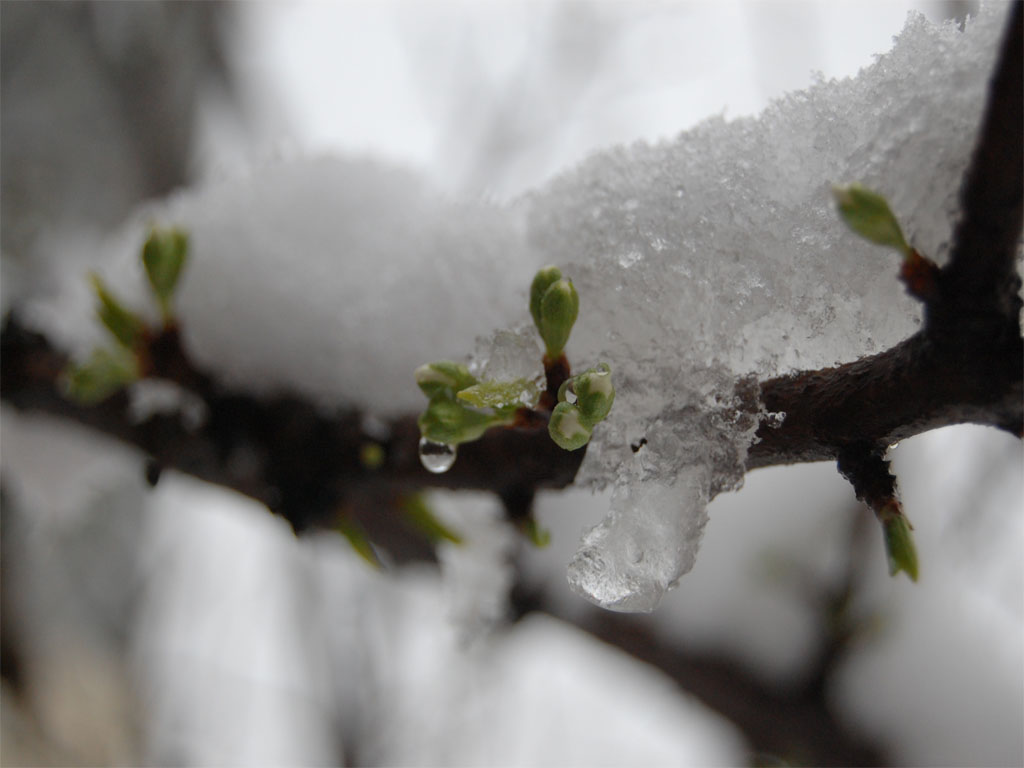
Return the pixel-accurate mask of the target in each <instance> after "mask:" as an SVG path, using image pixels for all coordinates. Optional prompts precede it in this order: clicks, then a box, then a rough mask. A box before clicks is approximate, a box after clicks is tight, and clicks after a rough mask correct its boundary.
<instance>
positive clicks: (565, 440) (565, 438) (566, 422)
mask: <svg viewBox="0 0 1024 768" xmlns="http://www.w3.org/2000/svg"><path fill="white" fill-rule="evenodd" d="M548 434H549V435H551V439H552V440H554V441H555V444H556V445H558V447H559V448H564V449H565V450H567V451H575V450H576V449H577V448H582V447H583V446H584V445H586V444H587V443H588V442H590V435H591V429H590V427H588V426H587V425H586V424H584V423H583V421H582V420H581V419H580V412H579V411H578V410H577V409H576V407H575V406H573V405H570V404H569V403H559V404H558V405H556V406H555V409H554V410H553V411H552V412H551V419H550V420H549V421H548Z"/></svg>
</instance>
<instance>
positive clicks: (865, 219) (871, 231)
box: [832, 184, 910, 255]
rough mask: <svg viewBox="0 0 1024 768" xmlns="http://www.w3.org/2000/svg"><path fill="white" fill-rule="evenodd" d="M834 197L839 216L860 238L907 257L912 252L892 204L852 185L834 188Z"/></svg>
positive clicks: (873, 193) (869, 191)
mask: <svg viewBox="0 0 1024 768" xmlns="http://www.w3.org/2000/svg"><path fill="white" fill-rule="evenodd" d="M832 196H833V197H834V198H835V200H836V206H837V207H838V209H839V215H840V216H842V218H843V221H845V222H846V225H847V226H848V227H849V228H850V229H852V230H853V231H854V232H856V233H857V234H858V235H860V236H861V237H863V238H864V239H865V240H870V241H871V242H872V243H876V244H878V245H884V246H888V247H890V248H895V249H896V250H898V251H900V252H901V253H903V254H904V255H908V254H909V253H910V246H909V245H907V241H906V240H905V239H904V237H903V231H902V230H901V229H900V225H899V223H898V222H897V221H896V217H895V216H894V215H893V213H892V211H891V210H890V209H889V203H888V202H887V201H886V199H885V198H884V197H882V196H881V195H880V194H878V193H877V192H872V191H871V190H870V189H866V188H865V187H862V186H861V185H860V184H851V185H850V186H848V187H838V186H834V187H832Z"/></svg>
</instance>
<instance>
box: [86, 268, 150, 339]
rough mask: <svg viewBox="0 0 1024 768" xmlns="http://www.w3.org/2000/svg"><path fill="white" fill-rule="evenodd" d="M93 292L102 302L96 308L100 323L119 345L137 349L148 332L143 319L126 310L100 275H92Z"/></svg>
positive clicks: (90, 277)
mask: <svg viewBox="0 0 1024 768" xmlns="http://www.w3.org/2000/svg"><path fill="white" fill-rule="evenodd" d="M89 279H90V280H91V281H92V287H93V290H94V291H95V292H96V297H97V298H98V299H99V300H100V303H99V306H98V307H96V315H97V317H99V319H100V322H101V323H103V325H104V326H105V327H106V329H107V330H108V331H110V335H111V336H113V337H114V338H115V339H116V340H117V343H118V344H120V345H121V346H123V347H125V348H126V349H135V348H136V346H138V344H139V342H140V341H141V340H142V336H143V334H144V333H145V330H146V324H145V322H143V320H142V318H141V317H139V316H138V315H136V314H135V313H134V312H132V311H131V310H129V309H126V308H125V307H124V305H122V304H121V302H119V301H118V300H117V299H116V298H115V297H114V294H112V293H111V292H110V291H109V290H108V289H107V286H106V285H104V284H103V280H102V279H101V278H100V276H99V275H95V274H93V275H90V276H89Z"/></svg>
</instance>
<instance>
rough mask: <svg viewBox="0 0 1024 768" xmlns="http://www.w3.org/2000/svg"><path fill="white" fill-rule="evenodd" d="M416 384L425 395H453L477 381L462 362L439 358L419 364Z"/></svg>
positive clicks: (432, 396) (431, 396)
mask: <svg viewBox="0 0 1024 768" xmlns="http://www.w3.org/2000/svg"><path fill="white" fill-rule="evenodd" d="M414 375H415V377H416V385H417V386H418V387H419V388H420V390H421V391H422V392H423V394H425V395H426V396H427V397H430V398H434V397H438V396H444V397H448V398H453V397H455V395H456V394H458V393H459V392H461V391H462V390H464V389H466V388H467V387H471V386H473V385H474V384H476V383H477V379H476V377H475V376H474V375H473V374H471V373H470V372H469V369H468V368H467V367H466V366H464V365H463V364H462V363H453V362H452V361H451V360H440V361H438V362H436V363H427V364H426V365H421V366H420V367H419V368H417V369H416V372H415V374H414Z"/></svg>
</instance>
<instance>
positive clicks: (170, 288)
mask: <svg viewBox="0 0 1024 768" xmlns="http://www.w3.org/2000/svg"><path fill="white" fill-rule="evenodd" d="M187 255H188V235H187V234H185V233H184V232H182V231H181V230H178V229H154V230H152V232H150V234H149V239H147V240H146V243H145V245H143V246H142V263H143V265H144V266H145V268H146V276H147V277H148V278H149V284H150V286H151V287H152V289H153V295H154V296H156V299H157V301H158V302H159V304H160V311H161V313H162V314H163V317H164V320H169V319H170V317H171V298H172V297H173V296H174V289H175V287H177V285H178V278H180V277H181V271H182V269H184V267H185V259H186V256H187Z"/></svg>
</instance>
